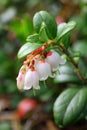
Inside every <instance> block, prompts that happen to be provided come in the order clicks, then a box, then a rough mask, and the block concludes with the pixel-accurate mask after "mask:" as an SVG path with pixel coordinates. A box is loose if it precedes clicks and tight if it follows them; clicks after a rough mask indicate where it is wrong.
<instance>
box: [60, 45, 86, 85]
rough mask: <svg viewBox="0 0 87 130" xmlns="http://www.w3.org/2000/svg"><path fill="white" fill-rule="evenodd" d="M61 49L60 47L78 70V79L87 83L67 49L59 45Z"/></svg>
mask: <svg viewBox="0 0 87 130" xmlns="http://www.w3.org/2000/svg"><path fill="white" fill-rule="evenodd" d="M59 47H60V49H61V51H62V52H63V53H64V54H66V55H67V56H68V58H69V60H70V62H71V63H72V64H73V66H74V67H75V68H76V72H77V75H78V77H79V78H80V79H81V80H82V82H83V83H85V81H86V80H85V77H84V76H83V74H82V72H81V71H80V69H79V67H78V64H77V63H76V62H75V61H74V60H73V58H72V57H71V55H70V53H69V52H68V51H67V50H66V49H65V47H64V46H63V45H62V44H59Z"/></svg>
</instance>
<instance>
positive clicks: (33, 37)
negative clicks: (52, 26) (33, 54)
mask: <svg viewBox="0 0 87 130" xmlns="http://www.w3.org/2000/svg"><path fill="white" fill-rule="evenodd" d="M26 41H27V42H31V43H38V42H39V34H33V35H29V36H28V37H27V39H26Z"/></svg>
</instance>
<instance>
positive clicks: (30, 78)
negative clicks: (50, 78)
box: [24, 69, 40, 90]
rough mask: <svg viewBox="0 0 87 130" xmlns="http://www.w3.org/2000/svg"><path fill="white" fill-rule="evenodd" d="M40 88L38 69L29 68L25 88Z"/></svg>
mask: <svg viewBox="0 0 87 130" xmlns="http://www.w3.org/2000/svg"><path fill="white" fill-rule="evenodd" d="M32 87H33V88H34V89H39V88H40V86H39V75H38V73H37V71H36V70H34V69H33V70H32V69H29V70H28V71H27V73H26V76H25V81H24V89H25V90H28V89H31V88H32Z"/></svg>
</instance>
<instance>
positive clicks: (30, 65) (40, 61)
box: [17, 46, 65, 90]
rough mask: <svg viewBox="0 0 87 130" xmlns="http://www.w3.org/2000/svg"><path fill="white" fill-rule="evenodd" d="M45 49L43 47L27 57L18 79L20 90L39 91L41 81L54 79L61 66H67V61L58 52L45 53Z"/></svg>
mask: <svg viewBox="0 0 87 130" xmlns="http://www.w3.org/2000/svg"><path fill="white" fill-rule="evenodd" d="M45 48H46V47H45V46H42V47H41V48H39V49H37V50H35V51H34V52H32V53H31V54H30V55H29V56H27V59H26V61H25V62H24V65H23V66H22V67H21V69H20V71H19V74H18V77H17V86H18V88H19V89H24V90H28V89H30V88H32V87H33V88H34V89H39V88H40V86H39V81H44V80H46V79H47V78H48V77H54V76H53V73H55V72H56V71H57V70H58V66H59V64H65V59H62V58H61V57H60V55H59V54H58V53H57V52H56V51H53V50H52V51H50V52H45Z"/></svg>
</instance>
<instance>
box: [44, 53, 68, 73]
mask: <svg viewBox="0 0 87 130" xmlns="http://www.w3.org/2000/svg"><path fill="white" fill-rule="evenodd" d="M46 61H47V62H48V63H49V64H50V65H51V69H52V71H53V72H54V71H56V70H57V69H58V67H59V66H58V65H59V64H65V62H66V60H65V59H62V58H61V56H60V55H59V54H58V53H57V52H55V51H51V52H48V54H47V56H46Z"/></svg>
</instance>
